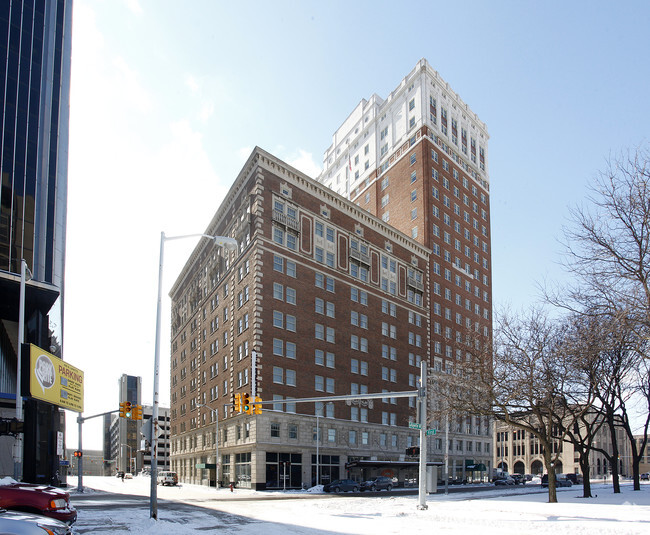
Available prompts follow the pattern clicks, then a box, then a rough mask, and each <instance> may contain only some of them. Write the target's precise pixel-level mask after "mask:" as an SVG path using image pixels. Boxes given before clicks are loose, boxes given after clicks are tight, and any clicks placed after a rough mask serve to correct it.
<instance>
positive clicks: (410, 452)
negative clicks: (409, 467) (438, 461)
mask: <svg viewBox="0 0 650 535" xmlns="http://www.w3.org/2000/svg"><path fill="white" fill-rule="evenodd" d="M406 455H420V448H419V447H418V446H415V447H413V448H406Z"/></svg>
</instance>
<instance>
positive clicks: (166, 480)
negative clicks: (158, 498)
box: [158, 471, 178, 487]
mask: <svg viewBox="0 0 650 535" xmlns="http://www.w3.org/2000/svg"><path fill="white" fill-rule="evenodd" d="M177 484H178V474H176V472H169V471H164V472H158V485H162V486H163V487H164V486H165V485H177Z"/></svg>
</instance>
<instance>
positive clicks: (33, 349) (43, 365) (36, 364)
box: [29, 344, 84, 412]
mask: <svg viewBox="0 0 650 535" xmlns="http://www.w3.org/2000/svg"><path fill="white" fill-rule="evenodd" d="M29 362H30V366H29V388H30V393H31V396H32V397H34V398H37V399H40V400H42V401H47V402H48V403H52V404H54V405H58V406H59V407H63V408H64V409H70V410H72V411H76V412H83V410H84V390H83V387H84V372H82V371H81V370H80V369H79V368H75V367H74V366H71V365H70V364H68V363H67V362H64V361H63V360H61V359H60V358H58V357H55V356H54V355H52V354H51V353H48V352H47V351H45V350H44V349H41V348H40V347H38V346H35V345H34V344H30V346H29Z"/></svg>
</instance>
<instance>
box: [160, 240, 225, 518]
mask: <svg viewBox="0 0 650 535" xmlns="http://www.w3.org/2000/svg"><path fill="white" fill-rule="evenodd" d="M197 237H204V238H209V239H211V240H214V243H215V245H220V246H222V247H224V248H226V249H230V250H234V251H236V250H237V248H238V244H237V240H235V239H234V238H227V237H225V236H212V235H210V234H186V235H183V236H165V233H164V232H161V233H160V261H159V263H158V300H157V304H156V342H155V349H154V363H153V403H152V405H153V407H152V411H151V492H150V498H149V516H150V518H153V519H154V520H158V405H159V392H158V390H159V382H160V381H159V379H160V326H161V315H162V280H163V259H164V253H165V241H168V240H180V239H184V238H197Z"/></svg>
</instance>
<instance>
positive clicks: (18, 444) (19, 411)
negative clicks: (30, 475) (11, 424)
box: [13, 259, 32, 481]
mask: <svg viewBox="0 0 650 535" xmlns="http://www.w3.org/2000/svg"><path fill="white" fill-rule="evenodd" d="M28 271H29V268H28V267H27V262H25V260H24V259H21V261H20V297H19V303H18V348H17V351H16V354H17V358H18V360H17V362H16V420H18V421H19V422H22V421H23V395H22V391H21V381H22V377H21V376H22V362H21V361H22V347H23V343H24V342H25V281H26V280H27V275H26V273H27V272H28ZM31 275H32V274H31V272H30V273H29V278H30V279H31V278H32V277H31ZM13 458H14V479H15V480H16V481H20V480H22V478H23V434H22V433H18V434H17V435H16V440H15V442H14V452H13Z"/></svg>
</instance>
